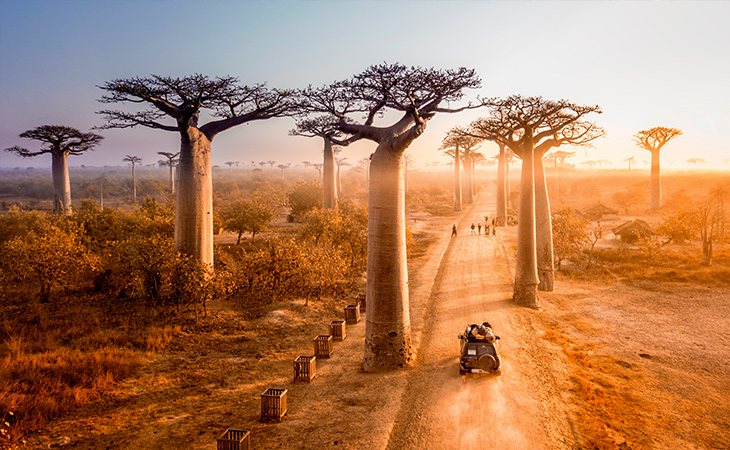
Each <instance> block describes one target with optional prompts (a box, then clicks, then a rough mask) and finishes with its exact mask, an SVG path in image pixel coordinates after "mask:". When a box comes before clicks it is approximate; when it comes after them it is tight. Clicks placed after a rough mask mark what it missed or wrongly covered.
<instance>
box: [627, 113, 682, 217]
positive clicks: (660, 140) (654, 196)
mask: <svg viewBox="0 0 730 450" xmlns="http://www.w3.org/2000/svg"><path fill="white" fill-rule="evenodd" d="M681 134H682V130H678V129H677V128H667V127H654V128H650V129H648V130H641V131H639V132H638V133H636V134H635V135H634V142H635V143H636V145H638V146H639V147H641V148H643V149H644V150H648V151H649V152H651V201H650V203H649V207H650V208H651V209H654V210H656V209H659V208H660V207H661V205H662V182H661V177H660V152H661V150H662V148H663V147H664V145H666V143H667V142H669V141H670V140H672V139H674V138H675V137H677V136H680V135H681Z"/></svg>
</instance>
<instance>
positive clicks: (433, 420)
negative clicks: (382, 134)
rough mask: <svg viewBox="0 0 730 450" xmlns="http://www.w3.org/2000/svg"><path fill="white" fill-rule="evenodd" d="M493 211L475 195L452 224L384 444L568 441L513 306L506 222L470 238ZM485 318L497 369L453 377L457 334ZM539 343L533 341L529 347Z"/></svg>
mask: <svg viewBox="0 0 730 450" xmlns="http://www.w3.org/2000/svg"><path fill="white" fill-rule="evenodd" d="M493 211H494V205H493V204H492V203H491V198H489V196H487V195H482V196H481V198H480V199H478V201H477V204H476V205H475V206H474V207H473V208H472V210H471V211H470V212H469V213H468V214H467V215H466V216H465V217H464V218H463V219H462V221H461V222H460V224H459V236H458V237H455V238H453V240H452V242H451V244H450V247H449V249H448V251H447V254H446V256H445V258H444V261H443V262H442V264H441V267H440V270H439V274H438V276H437V278H436V281H435V284H434V287H433V291H432V295H431V298H430V300H429V302H430V305H429V312H428V313H427V314H426V317H425V320H424V324H423V325H424V326H423V330H424V331H423V336H422V339H421V343H420V346H419V351H418V360H417V363H416V366H415V367H414V368H413V369H411V372H410V374H409V376H408V379H407V386H406V391H405V394H404V398H403V400H402V403H401V408H400V410H399V412H398V415H397V417H396V422H395V425H394V427H393V430H392V432H391V435H390V440H389V442H388V446H387V448H390V449H403V448H414V449H415V448H419V449H420V448H428V449H451V448H458V449H471V448H485V445H487V446H488V447H490V448H500V449H509V448H519V449H527V448H529V449H537V448H560V447H572V446H573V444H574V440H573V439H572V435H573V432H572V431H571V427H570V424H569V421H568V419H567V412H566V411H565V410H564V408H563V406H562V402H560V400H559V399H560V392H561V390H562V387H561V386H563V385H564V382H563V380H561V379H559V378H557V377H555V376H554V375H553V373H554V369H555V368H554V367H552V365H553V363H552V362H551V361H552V358H550V355H549V351H548V350H547V349H545V348H544V347H543V346H541V345H539V344H537V341H538V340H540V341H541V339H539V337H538V336H536V335H535V333H536V331H535V328H534V327H533V325H532V324H533V315H534V314H535V312H534V311H532V310H528V309H525V308H518V307H516V306H514V305H513V304H512V303H511V300H510V297H511V278H512V271H511V268H510V266H511V264H512V262H511V261H510V257H509V256H508V255H509V252H507V251H506V248H510V247H511V245H510V244H512V243H513V242H514V229H508V228H499V229H498V231H497V237H496V238H495V237H485V236H484V235H476V236H475V235H471V234H470V230H469V225H471V223H472V222H474V223H477V222H480V221H481V222H483V221H484V215H485V214H488V215H489V216H490V217H491V215H492V213H493ZM484 320H488V321H490V322H491V323H492V325H493V326H494V328H495V331H496V333H497V334H498V335H500V336H501V337H502V339H501V341H500V351H501V356H502V361H503V369H502V375H501V376H488V375H479V376H473V375H469V376H467V377H462V376H460V375H459V374H458V367H457V361H458V350H459V341H458V339H457V335H458V333H459V332H461V331H462V330H463V329H464V328H465V326H466V325H467V324H469V323H481V322H483V321H484ZM536 344H537V345H536Z"/></svg>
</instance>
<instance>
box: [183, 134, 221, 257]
mask: <svg viewBox="0 0 730 450" xmlns="http://www.w3.org/2000/svg"><path fill="white" fill-rule="evenodd" d="M177 170H178V186H177V196H176V201H175V203H176V207H175V250H177V251H179V252H182V253H184V254H186V255H190V256H192V257H193V258H195V259H196V260H198V261H200V262H201V263H203V264H205V265H207V266H209V267H211V268H212V267H213V181H212V167H211V164H210V141H209V140H208V138H207V137H206V136H205V135H204V134H203V133H201V132H200V131H198V130H197V129H195V128H192V129H190V130H189V131H188V132H187V136H185V135H184V136H183V137H182V139H181V144H180V162H179V164H178V168H177Z"/></svg>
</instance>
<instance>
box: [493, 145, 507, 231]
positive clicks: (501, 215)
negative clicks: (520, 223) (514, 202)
mask: <svg viewBox="0 0 730 450" xmlns="http://www.w3.org/2000/svg"><path fill="white" fill-rule="evenodd" d="M506 169H507V161H506V157H505V154H504V146H503V145H500V146H499V160H498V163H497V220H496V222H495V223H496V224H497V225H498V226H500V227H503V226H505V224H506V223H507V178H506V176H505V175H506V173H505V171H506Z"/></svg>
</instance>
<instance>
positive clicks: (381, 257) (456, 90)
mask: <svg viewBox="0 0 730 450" xmlns="http://www.w3.org/2000/svg"><path fill="white" fill-rule="evenodd" d="M480 84H481V82H480V80H479V78H478V77H477V76H476V74H475V72H474V71H473V70H471V69H466V68H459V69H456V70H435V69H426V68H421V67H406V66H404V65H401V64H379V65H374V66H370V67H368V68H367V69H365V70H364V71H363V72H361V73H359V74H357V75H355V76H353V77H352V78H350V79H348V80H344V81H340V82H335V83H333V84H331V85H329V86H324V87H321V88H311V87H310V88H308V89H306V90H305V91H304V92H303V93H302V96H303V98H304V99H306V100H305V102H304V107H305V108H306V110H307V111H308V112H309V113H310V114H326V115H329V116H331V117H332V119H333V121H334V122H335V123H336V124H337V125H336V126H337V130H339V131H340V132H341V133H342V134H343V135H344V136H345V138H346V140H347V141H348V142H355V141H358V140H361V139H367V140H370V141H372V142H374V143H376V144H377V148H376V150H375V152H374V153H373V156H372V160H371V162H370V175H371V176H370V181H369V193H368V257H367V289H366V295H367V298H368V309H367V320H366V327H365V328H366V331H365V334H366V336H365V355H364V361H363V367H364V369H365V370H366V371H374V370H380V369H389V368H395V367H398V366H402V365H404V364H407V363H409V362H410V361H411V360H412V348H411V324H410V315H409V302H408V283H407V280H408V269H407V266H406V245H405V243H406V234H405V196H404V176H403V170H404V167H403V165H404V164H403V153H404V152H405V150H406V149H407V148H408V146H409V145H410V144H411V142H413V140H415V139H416V138H417V137H418V136H420V135H421V134H422V133H423V132H424V131H425V129H426V124H427V122H428V120H430V119H431V118H432V117H433V116H434V115H436V114H437V113H453V112H457V111H462V110H464V109H467V108H473V107H476V106H472V105H471V104H470V105H466V106H463V107H460V108H449V107H445V106H443V105H444V104H448V103H452V102H455V101H458V100H460V99H462V97H463V91H464V90H465V89H472V88H478V87H479V86H480ZM479 106H481V105H479ZM387 110H391V111H394V112H395V113H399V114H401V116H400V118H399V119H398V120H397V121H396V122H395V123H392V124H390V125H387V126H377V125H375V124H374V122H375V119H376V117H382V114H383V112H385V111H387Z"/></svg>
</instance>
